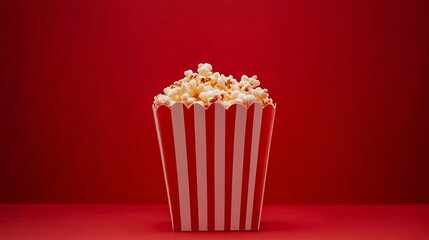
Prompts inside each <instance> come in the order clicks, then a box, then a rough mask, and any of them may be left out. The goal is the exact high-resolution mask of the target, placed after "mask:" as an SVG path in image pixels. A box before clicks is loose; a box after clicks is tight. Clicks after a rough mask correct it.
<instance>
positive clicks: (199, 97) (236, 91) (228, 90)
mask: <svg viewBox="0 0 429 240" xmlns="http://www.w3.org/2000/svg"><path fill="white" fill-rule="evenodd" d="M212 71H213V67H212V65H210V64H209V63H204V64H203V63H200V64H198V70H197V72H196V73H194V72H193V71H192V70H187V71H185V77H184V78H182V79H180V80H178V81H175V82H174V84H172V85H170V86H169V87H166V88H164V94H159V95H158V96H156V97H155V98H154V104H155V106H160V105H166V106H172V105H173V104H174V103H177V102H181V103H183V104H185V105H186V106H188V107H189V106H190V105H192V104H194V103H197V104H201V105H203V106H204V107H208V106H209V105H210V104H212V103H215V102H218V103H220V104H222V105H223V106H224V107H225V108H228V107H230V106H231V105H232V104H242V105H244V106H246V107H249V106H250V105H251V104H252V103H254V102H259V103H261V104H262V105H263V106H265V105H268V104H273V100H272V99H271V98H269V97H268V96H269V95H268V90H267V89H262V88H260V87H259V85H260V81H259V80H258V79H257V76H256V75H254V76H252V77H248V76H246V75H243V76H241V80H240V81H237V80H236V79H234V77H233V76H231V75H229V76H228V77H227V76H225V75H223V74H220V73H219V72H215V73H213V72H212Z"/></svg>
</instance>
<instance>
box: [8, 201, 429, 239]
mask: <svg viewBox="0 0 429 240" xmlns="http://www.w3.org/2000/svg"><path fill="white" fill-rule="evenodd" d="M237 238H243V239H414V240H415V239H429V205H267V206H264V210H263V215H262V223H261V231H259V232H172V231H171V224H170V216H169V211H168V207H167V206H166V205H58V204H44V205H39V204H0V239H2V240H8V239H237Z"/></svg>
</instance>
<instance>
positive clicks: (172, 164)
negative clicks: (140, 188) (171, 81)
mask: <svg viewBox="0 0 429 240" xmlns="http://www.w3.org/2000/svg"><path fill="white" fill-rule="evenodd" d="M156 115H157V118H158V124H159V132H160V136H161V141H162V149H161V150H162V151H163V154H164V161H165V172H166V175H167V176H166V178H167V182H168V190H169V194H170V201H171V213H172V215H173V216H172V218H173V225H174V229H173V230H174V231H180V230H181V224H180V207H179V190H178V183H177V182H178V180H177V172H176V171H177V168H176V156H175V153H174V138H173V125H172V121H171V110H170V108H168V107H166V106H160V107H159V108H158V110H157V111H156Z"/></svg>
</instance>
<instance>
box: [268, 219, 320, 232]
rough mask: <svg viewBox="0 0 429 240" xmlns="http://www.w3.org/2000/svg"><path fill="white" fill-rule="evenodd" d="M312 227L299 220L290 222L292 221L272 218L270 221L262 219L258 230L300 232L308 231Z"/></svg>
mask: <svg viewBox="0 0 429 240" xmlns="http://www.w3.org/2000/svg"><path fill="white" fill-rule="evenodd" d="M310 229H312V228H311V226H309V225H305V224H303V223H300V222H292V221H286V220H285V221H280V220H272V221H263V222H261V229H260V231H263V232H274V231H282V232H302V231H308V230H310Z"/></svg>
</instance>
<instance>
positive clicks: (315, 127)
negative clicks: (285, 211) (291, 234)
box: [0, 0, 429, 203]
mask: <svg viewBox="0 0 429 240" xmlns="http://www.w3.org/2000/svg"><path fill="white" fill-rule="evenodd" d="M217 2H218V3H216V4H214V3H208V2H203V1H186V2H185V1H183V2H182V1H181V2H178V1H128V0H127V1H1V2H0V24H1V25H0V43H1V44H0V61H1V65H0V71H1V72H0V73H1V75H0V78H1V88H0V93H1V95H0V96H1V99H0V107H1V119H0V130H1V138H0V151H1V152H0V201H1V202H43V203H45V202H46V203H48V202H49V203H51V202H67V203H77V202H79V203H80V202H91V203H161V202H162V203H165V202H166V193H165V188H164V182H163V176H162V166H161V160H160V155H159V149H158V143H157V139H156V133H155V127H154V122H153V117H152V112H151V104H152V100H153V96H154V95H156V94H158V93H159V92H161V91H162V89H163V86H167V85H169V84H170V83H171V82H172V81H174V80H177V79H179V78H181V77H182V76H183V71H184V70H186V69H189V68H192V69H194V70H195V68H196V66H197V64H198V63H200V62H209V63H211V64H213V66H214V69H215V71H221V72H223V73H226V74H233V75H234V76H235V77H237V78H238V77H239V76H240V74H247V75H253V74H256V75H258V77H259V78H260V79H261V81H262V85H263V87H266V88H268V89H269V90H270V93H271V96H272V97H273V98H274V100H275V101H276V102H277V104H278V105H277V106H278V110H277V115H276V123H275V131H274V135H273V143H272V147H271V158H270V164H269V170H268V179H267V187H266V195H265V196H266V202H268V203H429V191H428V188H427V184H428V182H429V174H427V172H428V167H429V163H428V160H429V124H428V123H429V110H428V109H429V107H428V103H429V84H428V80H429V50H428V49H429V48H428V47H429V14H428V12H429V4H428V1H405V0H404V1H390V0H389V1H381V0H378V1H373V0H371V1H340V0H334V1H266V0H264V1H217Z"/></svg>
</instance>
